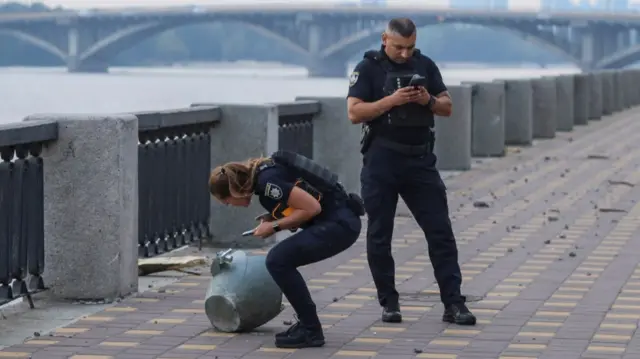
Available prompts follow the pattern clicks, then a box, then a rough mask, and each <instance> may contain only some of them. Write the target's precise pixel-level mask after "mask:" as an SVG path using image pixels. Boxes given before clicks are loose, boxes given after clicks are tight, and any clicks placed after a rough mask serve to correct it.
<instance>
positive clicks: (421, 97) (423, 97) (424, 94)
mask: <svg viewBox="0 0 640 359" xmlns="http://www.w3.org/2000/svg"><path fill="white" fill-rule="evenodd" d="M418 90H419V91H420V92H419V94H418V97H417V99H416V101H415V102H416V103H419V104H421V105H423V106H426V105H428V104H429V100H430V99H431V94H429V91H427V89H426V88H424V87H422V86H420V87H418Z"/></svg>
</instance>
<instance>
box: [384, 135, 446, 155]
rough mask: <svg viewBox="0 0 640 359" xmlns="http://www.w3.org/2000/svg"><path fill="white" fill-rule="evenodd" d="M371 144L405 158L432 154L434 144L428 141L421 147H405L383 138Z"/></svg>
mask: <svg viewBox="0 0 640 359" xmlns="http://www.w3.org/2000/svg"><path fill="white" fill-rule="evenodd" d="M373 142H374V143H375V144H376V145H378V146H380V147H384V148H388V149H390V150H392V151H395V152H398V153H402V154H403V155H407V156H423V155H426V154H430V153H433V147H434V142H433V141H429V142H427V143H425V144H422V145H407V144H404V143H398V142H395V141H391V140H388V139H386V138H384V137H377V138H376V139H374V140H373Z"/></svg>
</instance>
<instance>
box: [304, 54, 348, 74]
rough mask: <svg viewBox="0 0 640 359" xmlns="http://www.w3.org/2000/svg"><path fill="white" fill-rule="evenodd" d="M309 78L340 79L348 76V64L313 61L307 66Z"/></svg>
mask: <svg viewBox="0 0 640 359" xmlns="http://www.w3.org/2000/svg"><path fill="white" fill-rule="evenodd" d="M307 69H308V70H309V77H339V78H344V77H346V76H347V62H346V61H339V60H328V59H318V60H316V59H313V60H311V62H310V63H309V65H308V66H307Z"/></svg>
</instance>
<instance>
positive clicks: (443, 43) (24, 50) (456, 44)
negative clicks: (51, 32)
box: [0, 3, 563, 66]
mask: <svg viewBox="0 0 640 359" xmlns="http://www.w3.org/2000/svg"><path fill="white" fill-rule="evenodd" d="M60 10H62V9H61V8H59V7H58V8H49V7H47V6H45V5H43V4H41V3H33V4H31V5H25V4H18V3H4V4H0V13H20V12H45V11H51V12H54V11H60ZM0 29H1V27H0ZM378 46H379V44H377V43H372V44H371V47H372V48H377V47H378ZM417 46H418V48H420V49H421V50H422V52H423V53H425V54H427V55H429V56H430V57H432V58H433V59H434V60H436V61H437V62H472V63H491V64H505V63H518V62H528V63H537V64H541V65H546V64H551V63H561V62H563V59H562V58H561V57H559V56H558V55H557V54H554V53H550V52H549V51H547V50H545V49H541V48H540V47H538V46H536V45H535V44H533V43H530V42H528V41H526V40H523V39H521V38H518V37H517V36H515V35H513V34H511V33H508V32H506V31H503V30H498V29H492V28H486V27H482V26H477V25H461V24H443V25H437V26H432V27H429V28H424V29H420V30H419V33H418V44H417ZM361 57H362V54H354V56H353V58H352V60H355V61H357V60H359V59H360V58H361ZM238 60H253V61H270V62H282V63H288V64H300V65H302V64H303V59H302V58H299V57H296V56H295V54H292V53H291V52H290V51H288V50H287V49H286V48H284V46H281V45H279V44H278V43H277V42H275V41H273V40H270V39H268V38H265V37H263V36H262V35H261V34H259V33H256V32H255V31H253V30H252V29H251V28H249V27H247V26H244V25H243V24H241V23H223V22H219V23H209V24H197V25H191V26H184V27H180V28H176V29H173V30H168V31H166V32H163V33H162V34H159V35H157V36H154V37H152V38H149V39H147V40H145V41H143V42H141V43H140V44H138V45H136V46H134V47H133V48H131V49H129V50H127V51H124V52H123V53H120V54H118V55H117V56H116V57H115V58H114V59H113V60H112V61H111V62H110V64H111V65H115V66H153V65H170V64H173V63H177V62H182V63H187V62H207V61H238ZM60 65H62V64H61V63H60V59H58V58H57V57H55V56H53V55H51V54H49V53H47V52H46V51H44V50H41V49H39V48H37V47H35V46H33V45H31V44H27V43H25V42H23V41H21V40H18V39H16V38H14V37H11V36H8V35H0V66H60Z"/></svg>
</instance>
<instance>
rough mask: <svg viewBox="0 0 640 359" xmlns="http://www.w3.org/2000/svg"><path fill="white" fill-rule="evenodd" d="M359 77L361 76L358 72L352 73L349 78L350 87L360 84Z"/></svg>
mask: <svg viewBox="0 0 640 359" xmlns="http://www.w3.org/2000/svg"><path fill="white" fill-rule="evenodd" d="M358 76H360V73H359V72H358V71H354V72H352V73H351V75H350V76H349V87H351V86H353V85H355V84H356V82H358Z"/></svg>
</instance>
